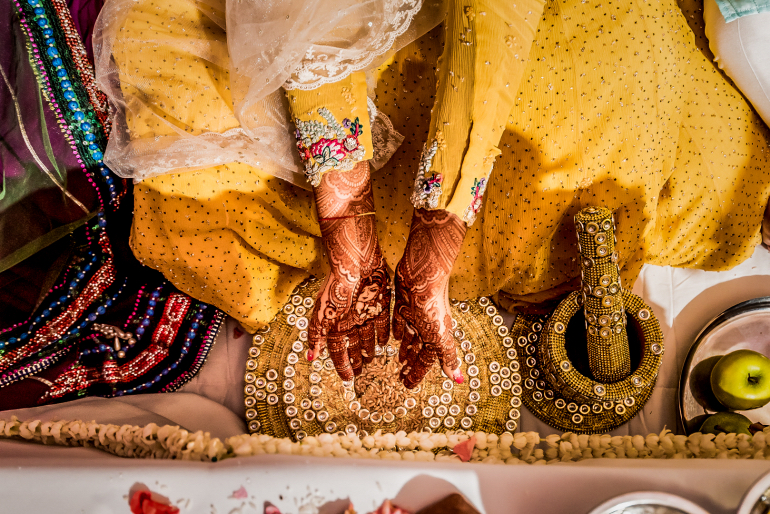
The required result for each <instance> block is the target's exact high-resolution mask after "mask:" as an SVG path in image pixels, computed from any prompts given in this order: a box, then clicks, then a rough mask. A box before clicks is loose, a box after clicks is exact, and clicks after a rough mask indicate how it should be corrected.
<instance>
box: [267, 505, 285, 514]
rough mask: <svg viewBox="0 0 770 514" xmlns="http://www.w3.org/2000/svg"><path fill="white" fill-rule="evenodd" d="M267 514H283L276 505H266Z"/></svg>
mask: <svg viewBox="0 0 770 514" xmlns="http://www.w3.org/2000/svg"><path fill="white" fill-rule="evenodd" d="M265 514H281V511H280V510H278V507H276V506H275V505H266V506H265Z"/></svg>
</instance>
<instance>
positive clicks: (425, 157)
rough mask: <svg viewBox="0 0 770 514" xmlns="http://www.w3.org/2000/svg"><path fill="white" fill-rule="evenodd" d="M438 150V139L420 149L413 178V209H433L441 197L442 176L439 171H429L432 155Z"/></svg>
mask: <svg viewBox="0 0 770 514" xmlns="http://www.w3.org/2000/svg"><path fill="white" fill-rule="evenodd" d="M437 150H438V141H437V140H435V139H434V140H433V142H432V143H431V144H430V146H428V145H427V144H426V145H425V146H424V147H423V149H422V156H421V157H420V164H419V166H418V167H417V178H415V180H414V191H412V197H411V201H412V205H414V208H415V209H435V208H436V207H438V200H439V198H440V197H441V181H442V180H443V177H442V176H441V174H440V173H433V174H432V175H428V173H430V168H431V166H432V164H433V157H435V156H436V151H437Z"/></svg>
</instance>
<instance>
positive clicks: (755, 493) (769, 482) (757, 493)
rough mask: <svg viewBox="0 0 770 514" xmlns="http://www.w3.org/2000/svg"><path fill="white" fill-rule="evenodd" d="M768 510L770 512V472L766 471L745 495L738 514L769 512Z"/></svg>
mask: <svg viewBox="0 0 770 514" xmlns="http://www.w3.org/2000/svg"><path fill="white" fill-rule="evenodd" d="M768 512H770V473H765V474H764V475H762V476H761V477H759V478H758V479H757V481H756V482H754V483H753V484H752V486H751V487H749V490H748V491H746V494H744V495H743V498H742V499H741V504H740V506H739V507H738V512H737V514H767V513H768Z"/></svg>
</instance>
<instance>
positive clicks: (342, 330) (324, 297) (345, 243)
mask: <svg viewBox="0 0 770 514" xmlns="http://www.w3.org/2000/svg"><path fill="white" fill-rule="evenodd" d="M315 197H316V204H317V209H318V217H319V224H320V226H321V234H322V236H323V244H324V249H325V250H326V256H327V259H328V261H329V266H330V272H329V275H328V276H327V277H326V282H325V283H324V285H323V287H322V288H321V291H320V292H319V294H318V297H317V298H316V305H315V309H314V310H313V314H312V317H311V320H310V326H309V328H308V339H309V340H310V344H311V349H310V350H309V352H308V359H309V360H313V359H314V358H315V357H317V356H318V355H319V354H320V353H321V351H323V348H324V346H328V349H329V353H330V356H331V359H332V361H333V362H334V365H335V367H336V369H337V373H338V374H339V375H340V377H341V378H342V379H343V380H351V379H352V378H353V377H354V376H355V375H358V374H360V373H361V370H362V369H363V365H364V364H366V363H369V362H371V360H372V359H373V358H374V355H375V344H376V341H379V342H380V344H384V343H385V342H386V341H387V339H388V337H389V335H390V319H389V317H390V312H389V307H390V294H391V293H390V288H389V283H390V277H389V275H388V271H387V268H386V266H385V260H384V259H383V257H382V252H381V250H380V245H379V241H378V239H377V226H376V219H375V216H373V215H371V214H372V213H373V212H374V198H373V196H372V185H371V179H370V177H369V166H368V163H365V162H363V163H359V164H358V165H357V166H356V167H355V168H354V169H353V170H351V171H348V172H337V171H330V172H328V173H326V174H325V175H324V176H323V178H322V180H321V183H320V184H319V185H318V187H317V188H316V189H315Z"/></svg>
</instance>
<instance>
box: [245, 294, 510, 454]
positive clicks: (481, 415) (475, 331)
mask: <svg viewBox="0 0 770 514" xmlns="http://www.w3.org/2000/svg"><path fill="white" fill-rule="evenodd" d="M320 287H321V281H320V280H316V279H311V280H308V281H306V282H305V283H303V284H301V285H300V286H299V287H298V288H297V289H296V290H295V291H294V292H293V294H292V295H291V298H290V300H289V301H288V302H287V303H286V305H284V307H283V309H281V311H280V312H279V313H278V315H277V316H276V317H275V319H274V320H273V321H272V322H271V323H270V326H269V327H268V328H267V329H264V330H263V331H261V332H259V333H257V334H255V335H254V337H253V343H252V346H251V348H250V349H249V360H248V361H247V364H246V376H245V378H246V386H245V389H244V394H245V402H246V417H247V422H248V428H249V432H251V433H264V434H269V435H272V436H275V437H292V438H294V439H302V438H304V437H307V436H313V435H318V434H321V433H324V432H326V433H336V432H345V433H357V434H359V435H362V436H363V435H367V434H369V433H374V432H376V431H377V430H382V431H383V432H384V433H395V432H398V431H400V430H404V431H406V432H411V431H431V432H449V431H454V430H475V431H476V430H480V431H486V432H494V433H498V434H500V433H503V432H511V433H513V432H514V431H515V430H516V428H517V426H518V422H519V407H520V406H521V391H522V389H521V380H522V377H521V374H520V373H519V362H518V361H517V360H516V357H517V350H516V348H515V345H514V341H513V339H512V338H511V337H510V335H509V334H508V328H507V327H506V326H505V323H504V319H503V316H502V315H500V314H499V313H498V311H497V308H496V307H495V306H494V305H493V303H492V302H491V301H490V300H489V298H485V297H482V298H479V299H477V300H473V301H467V302H460V301H456V300H452V301H451V302H450V303H451V310H452V318H453V330H454V336H455V340H456V342H457V354H458V359H459V360H460V369H461V370H462V372H463V375H464V376H465V377H466V378H465V381H464V382H463V383H462V384H456V383H454V381H452V380H451V379H449V378H447V377H446V376H445V375H444V374H443V373H442V371H441V368H440V366H439V365H438V363H436V364H434V366H433V367H432V368H431V370H430V371H429V372H428V374H427V375H426V377H425V379H424V380H423V382H422V383H421V384H420V385H419V386H418V387H417V388H415V389H413V390H408V389H406V388H405V387H404V386H403V385H402V384H401V382H400V381H399V380H398V372H399V370H400V363H399V362H398V345H397V343H396V342H395V341H393V340H392V339H391V340H390V341H388V342H387V344H385V345H380V346H378V347H377V351H376V357H375V359H374V361H373V362H372V363H371V364H369V365H367V366H365V368H364V371H363V373H362V374H361V375H360V376H358V377H356V379H355V380H354V381H352V383H349V382H343V381H342V380H341V379H340V378H339V376H338V375H337V372H336V371H335V369H334V365H333V363H332V361H331V359H330V358H329V354H328V351H324V352H323V353H322V354H321V356H320V357H319V358H317V359H315V360H314V361H313V362H308V360H307V359H306V357H305V352H306V350H307V348H308V343H307V328H308V324H309V320H308V317H309V316H310V313H311V312H312V310H313V305H314V298H315V296H316V294H317V292H318V290H319V289H320Z"/></svg>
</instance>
